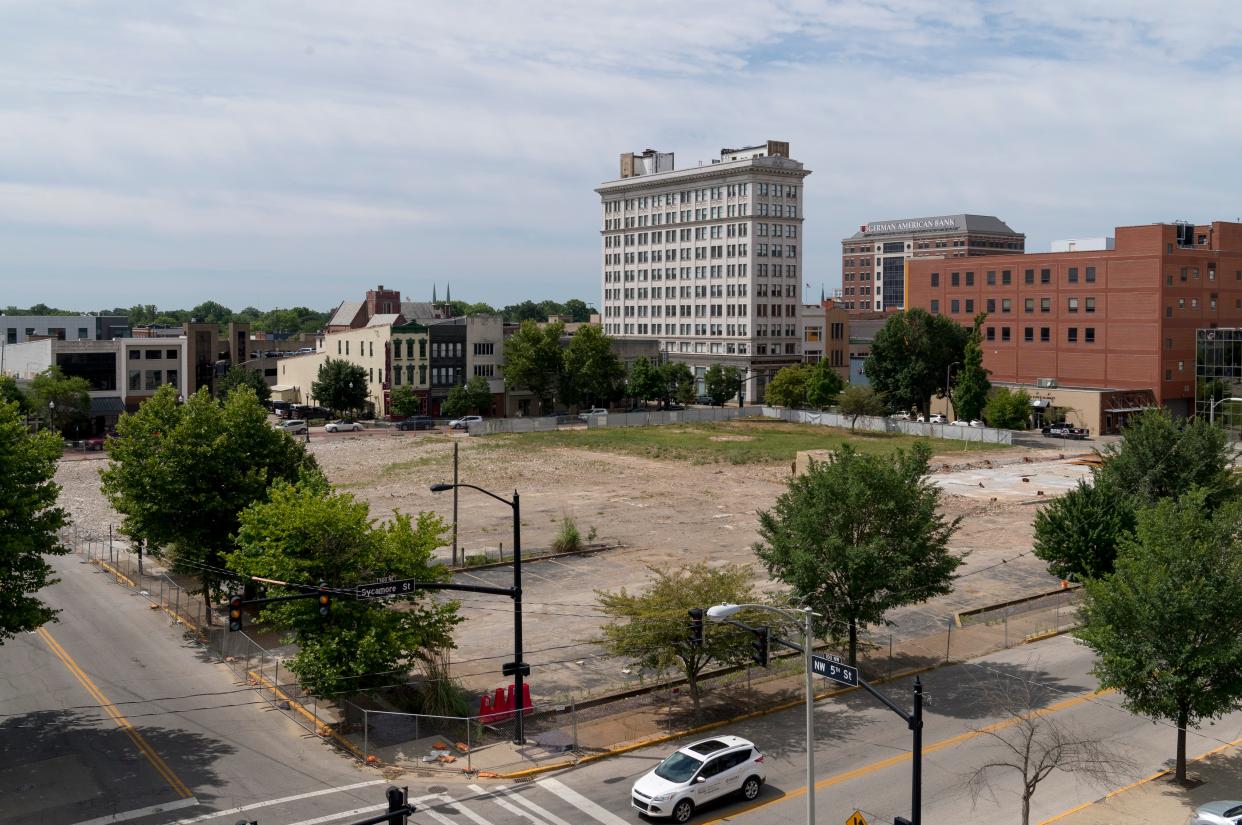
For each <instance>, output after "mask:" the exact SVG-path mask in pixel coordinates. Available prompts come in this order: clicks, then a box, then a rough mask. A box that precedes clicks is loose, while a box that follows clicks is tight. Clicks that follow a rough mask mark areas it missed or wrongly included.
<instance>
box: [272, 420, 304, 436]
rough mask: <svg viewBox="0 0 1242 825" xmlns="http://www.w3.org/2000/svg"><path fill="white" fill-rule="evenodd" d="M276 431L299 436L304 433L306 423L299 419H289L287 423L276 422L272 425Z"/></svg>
mask: <svg viewBox="0 0 1242 825" xmlns="http://www.w3.org/2000/svg"><path fill="white" fill-rule="evenodd" d="M272 426H273V427H275V428H276V429H278V430H284V431H285V432H287V433H289V434H290V435H300V434H301V433H304V432H306V422H305V421H303V420H302V419H300V418H290V419H289V420H288V421H278V422H276V423H275V424H273V425H272Z"/></svg>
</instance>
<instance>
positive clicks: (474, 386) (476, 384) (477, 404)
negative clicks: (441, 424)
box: [440, 375, 492, 418]
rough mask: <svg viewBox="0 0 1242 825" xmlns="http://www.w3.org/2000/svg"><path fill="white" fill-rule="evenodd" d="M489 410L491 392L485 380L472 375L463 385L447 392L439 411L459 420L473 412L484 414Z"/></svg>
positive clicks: (479, 376)
mask: <svg viewBox="0 0 1242 825" xmlns="http://www.w3.org/2000/svg"><path fill="white" fill-rule="evenodd" d="M491 408H492V391H491V388H490V387H489V385H488V383H487V379H486V378H484V377H483V376H481V375H474V376H471V378H470V380H469V381H467V382H466V383H465V384H463V385H461V386H457V387H453V389H451V390H449V394H448V398H445V399H444V404H443V405H442V406H441V407H440V411H441V412H443V413H444V414H445V415H447V416H449V417H450V418H461V417H462V416H463V415H469V414H470V413H471V412H474V411H478V412H480V413H486V412H487V411H488V410H490V409H491Z"/></svg>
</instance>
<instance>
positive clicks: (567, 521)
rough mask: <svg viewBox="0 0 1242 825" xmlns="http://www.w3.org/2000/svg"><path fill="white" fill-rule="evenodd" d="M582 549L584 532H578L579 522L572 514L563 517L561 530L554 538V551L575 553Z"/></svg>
mask: <svg viewBox="0 0 1242 825" xmlns="http://www.w3.org/2000/svg"><path fill="white" fill-rule="evenodd" d="M581 549H582V534H581V533H580V532H578V524H577V523H576V522H575V521H574V520H573V518H572V517H570V516H564V517H563V518H562V519H561V529H560V532H558V533H557V534H556V538H554V539H553V540H552V552H553V553H573V552H574V551H576V550H581Z"/></svg>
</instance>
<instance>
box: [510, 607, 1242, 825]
mask: <svg viewBox="0 0 1242 825" xmlns="http://www.w3.org/2000/svg"><path fill="white" fill-rule="evenodd" d="M1071 630H1072V628H1066V629H1065V630H1054V631H1049V632H1048V633H1046V634H1040V635H1038V636H1037V637H1033V638H1027V639H1023V640H1022V641H1021V642H1020V643H1019V644H1017V645H1014V647H1018V646H1019V645H1025V644H1030V643H1031V642H1037V641H1041V640H1043V639H1051V638H1053V637H1054V636H1062V635H1064V634H1066V633H1069V632H1071ZM960 661H962V660H959V662H960ZM951 664H956V662H937V663H936V664H934V665H926V666H924V667H916V668H911V669H909V670H903V671H901V672H900V673H894V674H891V675H889V676H884V677H881V678H879V679H876V680H875V681H873V682H871V684H873V685H883V684H887V683H888V682H893V681H896V680H897V679H906V678H909V677H911V676H917V675H919V674H920V673H929V672H930V671H933V670H938V669H940V668H942V667H946V666H948V665H951ZM860 689H861V688H856V687H852V688H841V689H835V690H826V691H823V692H821V693H816V694H815V701H816V702H818V701H820V700H821V699H828V698H831V697H833V696H844V695H845V694H848V693H854V692H856V691H858V690H860ZM804 704H806V699H805V698H802V699H796V700H793V701H789V702H781V703H780V704H779V705H773V706H772V707H768V708H760V709H759V710H754V711H751V712H749V713H743V714H741V715H740V716H734V717H731V718H729V719H721V720H718V721H716V722H708V723H706V724H704V725H699V726H697V727H693V728H687V729H685V730H681V731H676V732H674V733H668V734H661V735H659V736H653V737H649V738H647V739H641V740H639V741H637V742H629V743H626V744H624V745H621V746H620V747H617V748H612V749H610V750H607V751H603V752H601V753H592V754H588V755H587V756H584V757H582V758H580V759H576V760H572V761H568V762H560V763H558V764H555V765H541V766H539V767H535V768H526V769H525V770H520V771H514V772H512V773H502V774H500V778H501V779H524V778H528V777H531V776H537V775H539V774H541V773H547V772H549V771H557V770H562V769H564V768H576V767H577V766H579V765H585V764H587V763H588V762H596V761H599V760H600V759H607V758H608V757H611V756H620V755H621V754H625V753H629V752H630V751H635V750H639V749H641V748H646V747H650V746H651V745H660V744H663V743H665V742H671V741H673V740H674V739H680V738H681V737H683V736H692V735H694V734H696V733H703V732H706V731H709V730H714V729H716V728H720V727H724V726H725V725H732V724H734V723H735V722H745V721H746V720H748V719H757V718H759V717H761V716H767V715H769V714H772V713H780V712H781V711H784V710H789V709H791V708H795V707H798V706H800V705H804ZM1238 741H1239V742H1240V743H1242V739H1240V740H1238ZM1204 755H1205V756H1206V755H1207V754H1204ZM1198 758H1202V757H1197V759H1198ZM1145 781H1146V780H1145ZM1048 821H1049V822H1051V821H1052V820H1048ZM1041 825H1046V824H1045V823H1041Z"/></svg>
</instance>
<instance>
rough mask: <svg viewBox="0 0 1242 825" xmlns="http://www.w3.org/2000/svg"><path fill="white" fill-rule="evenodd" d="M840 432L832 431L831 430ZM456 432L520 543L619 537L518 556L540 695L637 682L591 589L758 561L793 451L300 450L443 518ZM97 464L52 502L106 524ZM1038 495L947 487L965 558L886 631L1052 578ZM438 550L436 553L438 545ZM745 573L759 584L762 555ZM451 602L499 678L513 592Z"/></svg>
mask: <svg viewBox="0 0 1242 825" xmlns="http://www.w3.org/2000/svg"><path fill="white" fill-rule="evenodd" d="M781 426H782V427H790V426H796V425H781ZM798 429H800V430H801V429H804V428H800V427H799V428H798ZM805 429H807V430H808V431H809V432H810V433H812V435H811V436H810V439H811V441H815V440H816V439H819V438H823V439H824V440H825V441H827V440H828V439H829V435H830V433H829V432H827V431H823V430H820V429H819V428H805ZM756 432H757V434H756ZM762 432H763V431H762V430H760V431H756V430H754V428H753V427H748V426H747V425H746V424H744V423H739V424H735V425H732V426H731V428H729V429H726V430H722V435H721V440H724V441H727V440H728V438H729V437H731V436H732V437H736V438H739V439H750V438H756V437H758V438H762V437H763V435H762ZM821 433H822V436H821V435H820V434H821ZM840 436H841V434H840V433H831V438H832V439H833V440H835V439H839V438H840ZM454 443H456V444H458V445H459V448H460V480H461V481H462V482H465V483H471V484H477V485H479V486H481V487H485V488H487V489H489V490H491V491H493V492H495V493H497V494H500V495H506V496H507V495H509V494H511V493H512V492H513V491H514V490H515V489H516V490H517V491H518V492H520V494H521V498H522V543H523V548H524V555H526V556H531V555H535V554H538V553H539V552H541V551H543V550H545V549H546V548H547V547H548V546H549V545H550V543H551V541H552V539H553V538H554V536H555V535H556V532H557V530H558V528H559V522H560V520H561V519H562V518H563V517H564V516H570V517H572V518H573V519H575V521H576V522H577V524H578V527H579V529H580V530H581V532H582V534H583V536H584V538H585V537H586V536H587V534H588V533H589V532H590V531H594V533H595V538H594V543H598V544H606V545H620V547H615V548H614V549H608V550H604V551H602V552H599V553H596V554H591V555H584V556H569V557H561V558H557V559H550V560H547V561H541V562H532V563H530V564H528V565H525V566H524V570H525V574H526V575H525V588H524V590H525V614H524V615H525V617H526V627H525V634H526V644H525V646H526V650H527V656H526V658H527V660H528V661H530V662H531V663H532V667H533V669H534V671H535V673H534V675H533V676H532V679H531V681H532V684H533V685H534V692H535V694H536V699H537V700H538V699H539V698H541V697H542V698H550V697H551V696H552V695H557V696H561V695H565V694H567V693H570V692H573V693H576V694H578V695H584V694H588V693H590V692H595V691H598V690H600V689H602V688H605V687H609V686H614V685H617V684H621V683H627V682H633V681H635V680H636V679H637V678H638V677H637V674H634V673H629V674H627V673H623V672H622V665H620V664H619V663H616V662H613V661H610V660H608V659H606V658H602V657H599V655H598V650H597V649H595V648H594V647H593V646H591V645H590V644H587V642H588V640H589V639H590V638H592V637H593V636H594V635H595V633H596V632H597V628H598V627H599V624H600V620H601V619H600V616H599V613H598V611H597V609H596V608H595V599H594V591H595V590H596V589H599V588H605V589H614V588H619V587H622V586H625V587H630V588H634V587H641V585H642V583H643V581H644V579H645V576H646V568H647V566H649V565H669V564H680V563H682V562H693V561H707V562H709V563H725V562H743V563H754V561H755V560H754V555H753V553H752V551H751V545H752V544H753V543H754V542H755V541H756V539H757V535H756V518H755V513H756V510H758V509H763V508H766V507H769V506H771V505H772V503H773V502H774V500H775V498H776V497H777V496H778V495H779V494H780V493H781V492H782V490H783V489H784V481H785V479H786V478H788V476H789V473H790V463H791V462H790V461H786V460H780V461H767V462H761V463H746V464H734V463H729V458H728V457H727V455H725V456H724V457H723V458H722V457H721V456H719V455H708V456H703V455H699V456H698V457H693V456H690V457H687V456H681V457H678V458H652V457H646V456H643V455H631V454H623V453H617V452H612V451H602V450H598V449H596V450H588V449H580V448H578V447H577V446H574V444H573V440H572V437H571V438H570V440H569V441H566V440H565V439H564V438H560V439H558V442H557V443H555V444H553V443H546V441H544V442H541V441H539V440H538V439H531V438H529V437H526V436H493V437H487V438H471V437H468V436H461V435H458V436H449V435H446V434H443V433H396V432H393V433H385V434H370V433H368V434H366V435H364V436H354V435H350V434H339V435H326V436H321V435H319V434H316V436H315V437H314V438H313V439H312V441H311V447H310V448H311V451H312V452H313V453H314V454H315V456H316V458H317V459H318V460H319V462H320V463H321V465H322V466H323V468H324V470H325V472H326V473H327V475H328V477H329V478H330V479H331V480H332V482H333V483H334V484H336V485H337V487H338V488H339V489H343V490H346V491H348V492H350V493H352V494H353V495H355V496H357V497H358V498H360V499H362V500H364V501H366V502H368V503H369V504H370V506H371V513H372V515H373V516H375V517H377V518H384V517H386V516H387V515H388V514H390V513H391V512H392V511H393V510H394V509H395V510H400V511H403V512H418V511H421V510H431V511H434V512H437V513H439V514H441V515H442V516H443V517H444V518H445V520H446V521H448V520H451V517H452V493H440V494H434V493H431V492H430V490H429V489H428V488H429V487H430V485H431V484H433V483H436V482H442V481H451V480H452V453H453V445H454ZM939 449H941V450H944V451H945V453H944V455H942V456H939V457H937V458H936V459H934V461H933V468H934V469H935V470H936V474H937V475H944V476H946V480H947V478H948V477H954V476H956V477H959V478H960V477H961V474H963V473H965V474H968V475H969V477H970V478H971V479H972V480H974V479H976V477H978V478H983V479H986V477H987V474H988V473H990V472H996V473H1007V474H1010V475H1012V473H1013V472H1014V465H1015V463H1023V457H1024V456H1026V457H1028V458H1029V459H1031V460H1033V461H1034V462H1036V463H1034V464H1031V465H1029V469H1030V470H1031V471H1032V472H1035V471H1037V469H1038V467H1039V465H1040V464H1042V463H1043V462H1045V461H1048V460H1050V459H1051V460H1055V459H1056V458H1057V452H1058V451H1057V450H1052V451H1047V450H1032V449H1021V448H1014V449H1008V450H988V451H985V452H981V453H972V452H962V451H961V450H962V448H961V445H960V444H952V443H941V444H940V445H939ZM1064 449H1065V447H1064V446H1060V447H1059V450H1061V451H1063V450H1064ZM702 462H709V463H702ZM984 462H990V463H991V464H992V465H993V467H994V468H996V469H989V468H988V467H987V466H985V464H984ZM101 466H102V462H99V461H75V462H63V463H62V466H61V468H60V472H59V473H58V480H59V481H60V483H61V484H63V485H64V488H65V489H64V493H63V495H62V501H63V502H64V504H65V506H67V507H68V508H69V509H70V510H71V512H72V513H73V515H74V518H75V520H76V521H77V523H78V524H80V525H81V526H83V527H87V526H88V525H89V527H90V529H91V530H92V531H93V532H97V533H106V531H107V525H108V524H109V523H112V524H116V523H118V522H119V519H118V518H117V516H116V514H115V513H114V512H112V511H111V509H110V508H108V506H107V503H106V502H105V501H104V500H103V498H102V496H100V494H99V492H98V470H99V468H100V467H101ZM1001 467H1007V468H1008V469H1000V468H1001ZM946 468H947V469H946ZM976 483H977V481H976ZM984 483H985V484H986V481H984ZM950 489H951V487H950ZM980 493H982V491H980ZM1051 494H1052V493H1051V491H1050V492H1049V495H1051ZM1032 495H1033V493H1032ZM1035 506H1036V505H1034V504H1032V503H1023V502H1020V501H1015V500H1014V499H1013V498H1012V497H1004V498H1000V499H999V500H998V501H996V502H993V501H991V500H990V497H987V496H983V495H979V494H974V495H971V496H969V497H967V496H959V495H955V494H952V493H946V495H945V511H946V513H947V514H948V515H951V516H956V515H962V516H964V517H965V518H964V519H963V522H962V526H961V529H960V530H959V532H958V533H957V535H956V536H955V538H954V540H953V547H954V548H955V549H956V550H957V551H958V552H961V553H963V554H965V556H966V563H965V565H964V566H963V567H962V568H960V570H959V575H961V577H962V578H961V580H960V582H959V584H958V587H957V590H956V591H955V592H954V593H953V594H951V595H950V596H947V597H944V598H941V599H937V600H934V601H932V602H928V603H926V604H924V605H920V606H918V607H917V608H911V609H907V610H904V611H899V612H898V613H897V614H896V615H894V616H893V617H892V618H893V619H894V620H896V622H897V624H898V626H897V627H896V628H894V629H893V632H895V633H898V634H900V635H901V636H905V637H908V636H913V635H918V634H919V633H920V632H921V631H922V630H926V629H927V628H928V627H929V626H932V625H937V626H942V625H943V624H944V623H945V622H947V621H949V620H950V618H951V616H952V613H953V612H954V611H956V610H960V609H963V608H964V607H968V606H970V607H974V606H979V605H981V604H986V603H992V602H996V601H1000V600H1004V599H1009V598H1014V597H1017V596H1021V595H1026V594H1028V593H1030V592H1034V591H1038V590H1042V589H1051V588H1053V587H1055V586H1056V582H1055V581H1054V580H1053V579H1052V578H1051V577H1050V576H1048V575H1047V573H1046V572H1045V571H1044V568H1043V564H1042V563H1040V562H1039V561H1038V560H1037V559H1034V558H1033V557H1032V556H1031V555H1030V552H1029V551H1030V544H1031V519H1032V516H1033V511H1034V507H1035ZM459 531H460V532H459V542H460V546H461V548H462V550H463V552H464V553H474V552H479V551H481V550H482V549H484V548H488V549H490V550H492V551H493V552H495V550H496V548H497V547H498V546H499V545H500V544H501V543H503V545H504V548H505V551H506V553H507V552H508V551H509V550H511V547H512V539H511V537H512V520H511V513H510V510H509V508H507V507H505V506H503V505H501V504H500V503H498V502H496V501H494V500H492V499H490V498H488V497H487V496H484V495H482V494H480V493H477V492H475V491H472V490H463V491H461V495H460V511H459ZM443 553H444V554H445V555H447V553H448V548H447V547H446V548H444V550H443ZM755 574H756V577H757V578H759V579H760V580H761V581H762V582H763V583H764V584H763V586H764V587H765V588H768V587H770V584H768V583H767V582H766V579H765V576H764V574H763V571H762V569H761V568H759V567H758V566H756V567H755ZM510 577H511V571H510V568H508V567H502V568H496V569H489V570H479V571H468V572H463V573H461V574H459V578H458V580H459V581H474V582H476V583H481V582H484V581H486V582H488V583H493V584H496V585H502V586H504V585H507V584H508V583H509V582H510V580H511V578H510ZM461 602H462V605H463V613H464V615H466V616H467V621H466V622H464V623H463V624H462V625H461V627H460V628H459V631H458V634H457V641H458V650H457V651H455V653H454V655H453V659H454V662H455V671H456V672H457V673H459V674H460V675H462V676H463V677H464V678H465V682H466V683H467V684H468V685H471V686H473V687H479V688H484V687H488V686H494V685H498V684H500V682H501V678H500V676H499V672H498V671H499V665H500V663H501V662H504V661H508V660H509V659H510V658H511V655H512V623H511V611H512V608H511V603H510V602H509V601H508V600H506V599H503V598H499V597H487V596H475V595H472V594H466V595H465V597H464V598H462V599H461ZM883 632H888V631H883Z"/></svg>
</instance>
